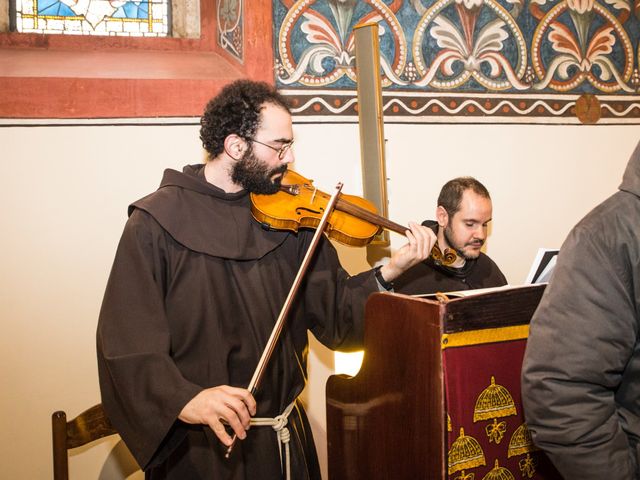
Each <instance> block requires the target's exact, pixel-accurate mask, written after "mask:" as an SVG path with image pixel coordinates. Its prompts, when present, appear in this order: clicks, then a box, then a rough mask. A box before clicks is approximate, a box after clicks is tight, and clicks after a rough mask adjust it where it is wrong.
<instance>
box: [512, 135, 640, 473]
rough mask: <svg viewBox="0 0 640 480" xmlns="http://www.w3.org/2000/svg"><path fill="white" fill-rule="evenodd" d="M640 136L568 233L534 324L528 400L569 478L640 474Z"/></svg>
mask: <svg viewBox="0 0 640 480" xmlns="http://www.w3.org/2000/svg"><path fill="white" fill-rule="evenodd" d="M639 334H640V143H639V144H638V146H637V147H636V149H635V151H634V152H633V155H632V156H631V160H630V161H629V163H628V165H627V168H626V170H625V172H624V176H623V179H622V183H621V185H620V187H619V191H618V192H617V193H615V194H614V195H612V196H611V197H609V198H608V199H607V200H605V201H604V202H602V203H601V204H600V205H598V206H597V207H596V208H594V209H593V210H592V211H591V212H590V213H589V214H587V216H586V217H585V218H583V219H582V220H581V221H580V222H579V223H578V224H577V225H576V226H575V227H574V228H573V230H572V231H571V232H570V233H569V236H568V237H567V239H566V240H565V242H564V244H563V245H562V247H561V248H560V254H559V256H558V261H557V264H556V268H555V271H554V274H553V276H552V277H551V281H550V283H549V285H548V286H547V289H546V291H545V293H544V295H543V297H542V300H541V302H540V305H539V306H538V309H537V310H536V312H535V314H534V316H533V319H532V321H531V326H530V334H529V339H528V343H527V350H526V353H525V358H524V364H523V369H522V401H523V406H524V413H525V418H526V421H527V424H528V426H529V430H530V431H531V434H532V437H533V440H534V442H535V444H536V445H537V446H538V447H540V448H541V449H543V450H544V451H545V452H546V453H547V454H548V456H549V457H550V459H551V461H552V462H553V463H554V465H555V466H556V468H557V469H558V470H559V471H560V473H561V474H562V475H563V477H564V478H566V479H580V480H589V479H593V480H602V479H611V480H614V479H615V480H627V479H637V478H640V472H639V469H638V456H639V445H638V441H639V439H640V337H639Z"/></svg>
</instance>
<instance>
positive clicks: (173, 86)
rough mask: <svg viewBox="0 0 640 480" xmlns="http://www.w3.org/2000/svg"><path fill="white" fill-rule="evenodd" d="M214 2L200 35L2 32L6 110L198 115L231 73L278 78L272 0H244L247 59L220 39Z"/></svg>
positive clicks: (0, 83) (204, 7) (17, 113)
mask: <svg viewBox="0 0 640 480" xmlns="http://www.w3.org/2000/svg"><path fill="white" fill-rule="evenodd" d="M216 5H217V1H216V2H213V1H210V0H206V1H202V2H201V3H200V9H201V10H200V17H201V27H200V28H201V37H200V38H199V39H184V38H157V39H153V38H125V37H77V36H65V35H41V34H21V33H15V32H9V33H0V118H130V117H191V116H200V114H201V113H202V110H203V108H204V105H205V104H206V102H207V101H208V100H209V98H211V97H212V96H213V95H215V94H216V93H217V92H218V91H220V89H221V88H222V86H223V85H225V84H226V83H228V82H230V81H233V80H235V79H238V78H245V77H246V78H252V79H255V80H263V81H266V82H269V83H271V84H273V83H274V74H273V47H272V45H273V32H272V10H271V0H251V8H248V7H249V6H248V5H247V1H246V0H245V4H244V21H245V23H244V47H243V48H244V62H243V63H241V62H239V61H238V60H237V59H236V58H235V57H233V56H231V55H230V54H228V53H227V52H226V51H225V50H223V49H222V48H220V47H219V46H218V45H217V43H216V34H215V33H216Z"/></svg>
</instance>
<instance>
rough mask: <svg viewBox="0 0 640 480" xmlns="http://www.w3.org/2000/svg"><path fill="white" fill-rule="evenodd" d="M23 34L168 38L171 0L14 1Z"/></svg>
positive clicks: (18, 28)
mask: <svg viewBox="0 0 640 480" xmlns="http://www.w3.org/2000/svg"><path fill="white" fill-rule="evenodd" d="M13 1H14V2H15V10H14V12H15V17H14V22H15V23H14V25H15V29H16V30H17V31H18V32H23V33H52V34H55V33H58V34H59V33H63V34H68V35H110V36H127V37H166V36H167V35H168V34H169V30H170V28H169V25H170V20H169V18H170V3H171V2H170V0H140V1H135V0H13Z"/></svg>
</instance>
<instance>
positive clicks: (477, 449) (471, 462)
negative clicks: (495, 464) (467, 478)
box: [449, 428, 487, 475]
mask: <svg viewBox="0 0 640 480" xmlns="http://www.w3.org/2000/svg"><path fill="white" fill-rule="evenodd" d="M486 464H487V462H486V461H485V459H484V452H483V451H482V447H481V446H480V444H479V443H478V441H477V440H476V439H475V438H473V437H469V436H466V435H465V434H464V428H461V429H460V436H459V437H458V438H457V439H456V441H455V442H453V444H452V445H451V449H450V450H449V475H451V474H453V473H455V472H459V471H460V470H466V469H469V468H474V467H479V466H481V465H486Z"/></svg>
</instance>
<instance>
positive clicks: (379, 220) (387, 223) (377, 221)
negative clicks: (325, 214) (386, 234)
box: [335, 198, 408, 235]
mask: <svg viewBox="0 0 640 480" xmlns="http://www.w3.org/2000/svg"><path fill="white" fill-rule="evenodd" d="M335 208H336V210H340V211H342V212H345V213H348V214H350V215H353V216H354V217H356V218H359V219H361V220H365V221H367V222H369V223H372V224H374V225H378V226H379V227H383V228H386V229H387V230H391V231H392V232H396V233H399V234H400V235H404V234H405V232H406V231H407V230H408V228H407V227H405V226H402V225H400V224H399V223H396V222H393V221H391V220H389V219H387V218H385V217H382V216H380V215H378V214H375V213H373V212H370V211H369V210H366V209H364V208H362V207H359V206H358V205H355V204H353V203H350V202H347V201H346V200H342V199H341V198H338V201H337V203H336V207H335Z"/></svg>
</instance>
